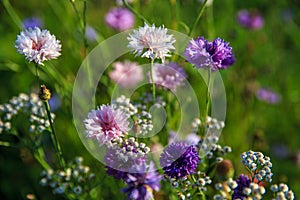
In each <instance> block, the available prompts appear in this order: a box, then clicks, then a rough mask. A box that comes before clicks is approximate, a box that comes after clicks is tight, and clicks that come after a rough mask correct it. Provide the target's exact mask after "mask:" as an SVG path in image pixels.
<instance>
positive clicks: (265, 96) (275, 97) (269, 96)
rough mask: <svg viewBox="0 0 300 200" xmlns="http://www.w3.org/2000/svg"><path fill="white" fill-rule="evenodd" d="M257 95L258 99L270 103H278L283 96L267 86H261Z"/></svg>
mask: <svg viewBox="0 0 300 200" xmlns="http://www.w3.org/2000/svg"><path fill="white" fill-rule="evenodd" d="M256 97H257V99H259V100H261V101H264V102H267V103H269V104H277V103H279V102H280V100H281V97H280V95H279V94H278V93H276V92H274V91H272V90H270V89H266V88H260V89H259V90H257V92H256Z"/></svg>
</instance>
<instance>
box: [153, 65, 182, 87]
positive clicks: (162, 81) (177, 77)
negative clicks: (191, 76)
mask: <svg viewBox="0 0 300 200" xmlns="http://www.w3.org/2000/svg"><path fill="white" fill-rule="evenodd" d="M185 78H186V73H185V71H184V69H183V68H181V67H179V66H178V65H177V64H176V63H174V62H170V63H165V64H158V63H155V64H154V66H153V79H154V82H155V83H156V84H158V85H161V86H163V87H165V88H167V89H170V90H173V91H174V90H176V88H177V87H178V86H180V85H183V84H184V80H185Z"/></svg>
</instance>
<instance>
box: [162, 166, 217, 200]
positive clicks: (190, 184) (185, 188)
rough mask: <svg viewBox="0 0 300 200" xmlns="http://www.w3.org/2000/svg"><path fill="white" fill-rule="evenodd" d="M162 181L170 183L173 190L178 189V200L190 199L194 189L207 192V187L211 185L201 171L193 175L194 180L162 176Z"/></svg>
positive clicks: (210, 181) (208, 178) (209, 179)
mask: <svg viewBox="0 0 300 200" xmlns="http://www.w3.org/2000/svg"><path fill="white" fill-rule="evenodd" d="M163 180H165V181H168V182H170V184H171V186H172V187H173V188H175V189H176V188H178V193H177V195H178V197H179V199H182V200H183V199H192V195H193V194H195V189H197V190H201V191H203V192H206V191H207V185H210V184H211V183H212V180H211V178H210V177H209V176H207V175H206V174H205V173H203V172H201V171H197V172H196V173H195V174H194V179H189V178H187V176H185V177H183V178H172V177H169V176H168V175H164V177H163Z"/></svg>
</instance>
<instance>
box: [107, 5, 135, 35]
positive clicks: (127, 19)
mask: <svg viewBox="0 0 300 200" xmlns="http://www.w3.org/2000/svg"><path fill="white" fill-rule="evenodd" d="M105 22H106V24H107V25H109V26H110V27H112V28H114V29H116V30H118V31H126V30H128V29H131V28H132V27H133V26H134V15H133V14H132V13H131V12H130V11H129V10H128V9H126V8H122V7H118V8H112V9H110V10H109V11H108V13H107V14H106V15H105Z"/></svg>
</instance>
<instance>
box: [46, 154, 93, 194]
mask: <svg viewBox="0 0 300 200" xmlns="http://www.w3.org/2000/svg"><path fill="white" fill-rule="evenodd" d="M82 162H83V158H82V157H76V158H75V159H74V161H73V162H70V163H69V164H68V166H67V168H66V169H64V170H57V171H53V170H52V169H48V170H44V171H43V172H42V173H41V180H40V185H41V186H48V187H50V188H51V189H52V192H53V194H57V195H65V194H68V197H70V196H72V197H74V198H78V197H79V196H81V197H83V196H85V195H87V194H88V193H89V191H90V190H91V189H92V188H93V187H94V180H95V174H94V173H91V172H90V168H89V167H88V166H85V165H83V164H82Z"/></svg>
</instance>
